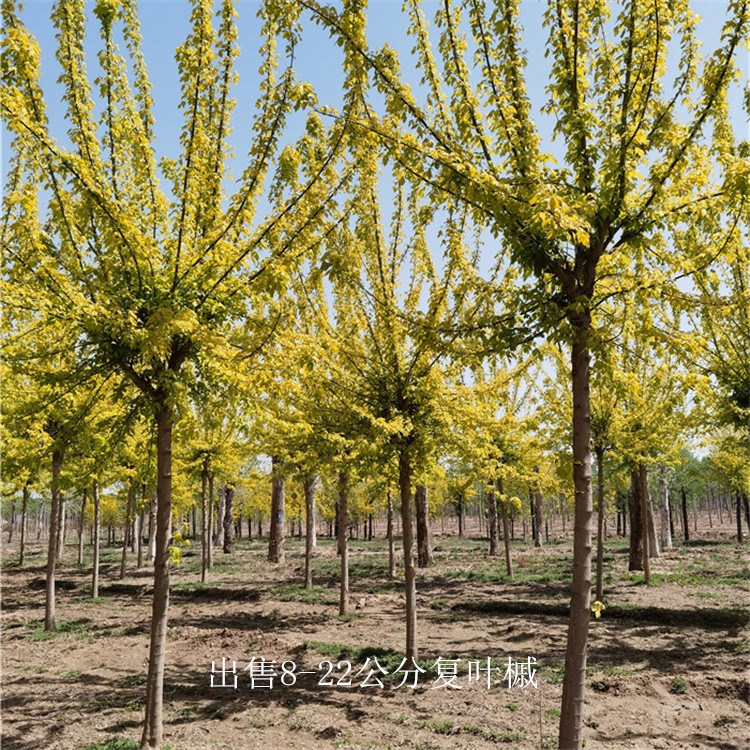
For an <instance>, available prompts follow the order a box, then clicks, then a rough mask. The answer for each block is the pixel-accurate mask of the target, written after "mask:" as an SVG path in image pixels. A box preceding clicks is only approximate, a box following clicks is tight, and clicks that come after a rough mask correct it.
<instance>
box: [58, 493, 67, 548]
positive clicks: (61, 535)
mask: <svg viewBox="0 0 750 750" xmlns="http://www.w3.org/2000/svg"><path fill="white" fill-rule="evenodd" d="M66 516H67V502H66V501H65V500H64V498H63V496H62V495H61V496H60V503H59V510H58V513H57V562H60V558H61V557H62V554H63V551H64V550H65V528H66V521H67V518H66Z"/></svg>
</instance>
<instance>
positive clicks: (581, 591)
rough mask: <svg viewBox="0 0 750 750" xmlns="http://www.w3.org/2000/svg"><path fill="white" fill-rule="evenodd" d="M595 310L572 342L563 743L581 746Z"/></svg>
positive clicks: (577, 326)
mask: <svg viewBox="0 0 750 750" xmlns="http://www.w3.org/2000/svg"><path fill="white" fill-rule="evenodd" d="M590 326H591V318H590V314H588V313H586V314H581V318H580V319H576V320H575V321H574V325H573V342H572V347H571V364H572V391H573V485H574V488H575V516H574V524H573V584H572V591H571V602H570V621H569V625H568V641H567V647H566V651H565V676H564V678H563V690H562V705H561V712H560V734H559V747H560V748H561V750H571V749H572V750H577V749H578V748H580V747H581V740H582V730H583V697H584V692H585V686H586V654H587V651H586V649H587V643H588V634H589V621H590V619H591V516H592V515H593V503H592V496H591V412H590V393H589V386H590V376H589V360H590V354H589V348H588V332H589V329H590Z"/></svg>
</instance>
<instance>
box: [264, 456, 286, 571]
mask: <svg viewBox="0 0 750 750" xmlns="http://www.w3.org/2000/svg"><path fill="white" fill-rule="evenodd" d="M271 463H272V465H273V485H272V489H271V528H270V531H269V534H268V562H272V563H283V562H284V533H285V528H284V479H283V477H281V476H280V475H279V472H280V470H281V461H280V459H278V458H277V457H276V456H274V457H273V458H272V459H271Z"/></svg>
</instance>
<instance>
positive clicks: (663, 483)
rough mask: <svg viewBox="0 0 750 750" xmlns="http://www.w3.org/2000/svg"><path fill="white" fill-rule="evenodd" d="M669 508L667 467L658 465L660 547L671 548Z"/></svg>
mask: <svg viewBox="0 0 750 750" xmlns="http://www.w3.org/2000/svg"><path fill="white" fill-rule="evenodd" d="M671 515H672V514H671V513H670V508H669V482H668V481H667V467H666V466H664V465H661V466H660V467H659V519H660V520H659V534H660V539H661V546H662V549H672V518H671Z"/></svg>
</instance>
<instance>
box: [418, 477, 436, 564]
mask: <svg viewBox="0 0 750 750" xmlns="http://www.w3.org/2000/svg"><path fill="white" fill-rule="evenodd" d="M414 505H415V507H416V510H417V564H418V565H419V567H420V568H426V567H427V566H428V565H432V562H433V559H432V550H431V549H430V521H429V509H428V504H427V487H426V486H425V485H423V484H418V485H417V486H416V487H415V489H414Z"/></svg>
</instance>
